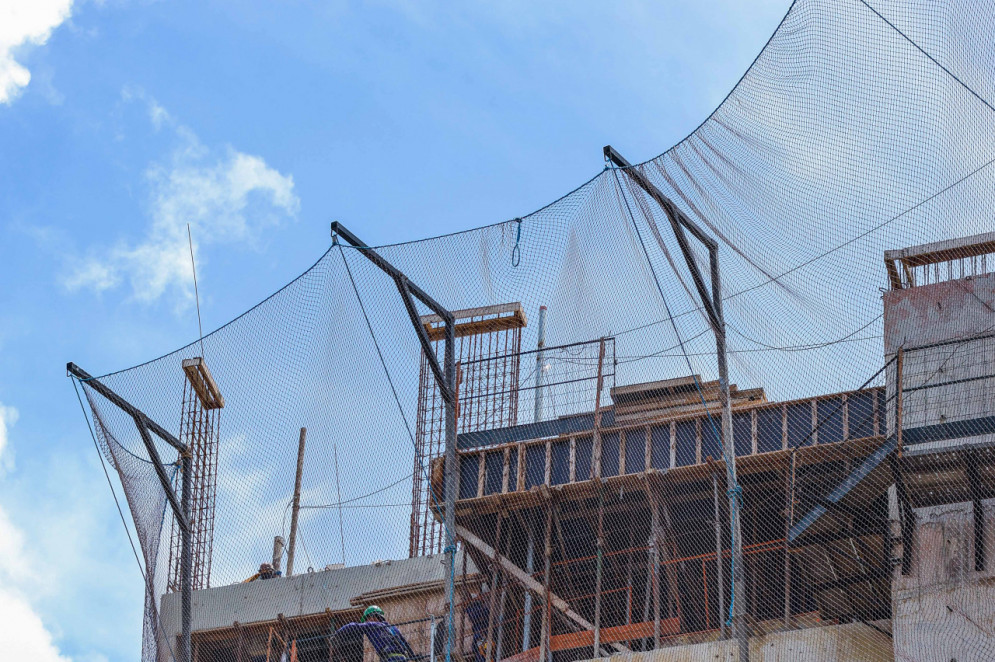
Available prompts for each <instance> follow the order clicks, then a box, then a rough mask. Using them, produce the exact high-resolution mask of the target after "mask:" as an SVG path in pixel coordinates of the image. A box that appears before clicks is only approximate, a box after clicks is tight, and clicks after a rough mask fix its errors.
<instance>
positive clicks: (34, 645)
mask: <svg viewBox="0 0 995 662" xmlns="http://www.w3.org/2000/svg"><path fill="white" fill-rule="evenodd" d="M16 420H17V410H16V409H14V408H13V407H5V406H4V405H2V404H0V468H2V467H3V466H4V463H7V462H9V459H8V457H9V451H8V452H7V453H5V452H4V451H5V450H6V449H7V445H8V444H7V426H8V425H12V424H13V423H14V422H15V421H16ZM29 558H30V556H29V554H28V552H27V551H26V549H25V545H24V535H23V533H21V531H20V530H19V529H18V528H17V527H16V526H14V524H13V523H12V522H11V521H10V518H9V517H8V516H7V513H6V512H5V511H4V510H3V508H0V623H3V629H4V630H5V631H7V632H10V633H16V636H12V637H4V643H3V649H4V657H5V659H11V660H37V661H38V662H68V658H67V657H65V656H63V655H62V654H61V653H60V652H59V649H58V647H57V646H56V645H55V643H54V641H53V639H52V635H51V633H49V631H48V630H47V629H46V627H45V624H44V623H43V622H42V620H41V617H40V616H39V615H38V613H37V612H36V611H35V610H34V608H33V607H32V606H31V603H30V602H28V600H27V597H26V596H27V595H28V594H29V593H30V592H29V591H28V590H25V589H28V588H30V586H31V585H33V584H35V583H36V582H37V580H38V577H37V576H36V574H35V573H34V570H33V567H32V565H31V564H30V563H29V562H28V559H29Z"/></svg>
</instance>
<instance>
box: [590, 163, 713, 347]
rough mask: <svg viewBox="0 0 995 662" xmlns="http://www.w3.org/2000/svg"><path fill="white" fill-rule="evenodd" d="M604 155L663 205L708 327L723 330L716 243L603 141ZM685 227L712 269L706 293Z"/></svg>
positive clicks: (703, 280)
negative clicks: (716, 288)
mask: <svg viewBox="0 0 995 662" xmlns="http://www.w3.org/2000/svg"><path fill="white" fill-rule="evenodd" d="M604 153H605V158H606V159H607V160H609V161H611V162H612V163H614V164H615V165H616V166H618V167H619V168H622V169H624V171H625V174H626V175H627V176H629V177H630V178H632V181H634V182H635V183H636V184H637V185H639V187H640V188H641V189H643V190H644V191H646V193H647V194H649V196H650V197H651V198H653V199H654V200H655V201H656V203H657V204H658V205H660V207H661V208H663V211H664V213H665V214H666V215H667V220H669V221H670V226H671V227H672V228H673V231H674V236H675V237H676V238H677V244H678V245H679V246H680V248H681V254H682V255H683V256H684V261H685V263H687V267H688V271H690V272H691V279H692V280H693V281H694V287H695V289H696V290H698V296H699V297H700V298H701V303H702V306H703V307H704V309H705V314H706V315H707V316H708V321H709V323H711V325H712V328H713V329H715V330H716V331H717V332H719V331H721V332H722V333H724V330H723V322H722V303H721V299H720V297H718V296H717V295H716V294H715V292H714V283H715V282H716V278H717V277H718V249H719V246H718V243H717V242H716V241H715V240H714V239H712V238H711V237H709V236H708V235H707V234H705V232H704V230H702V229H701V228H700V227H698V225H697V224H696V223H694V221H692V220H691V219H689V218H688V217H687V216H686V215H685V214H684V212H682V211H681V210H680V208H679V207H678V206H677V205H675V204H674V203H673V201H672V200H671V199H670V198H668V197H667V196H666V195H664V194H663V192H662V191H660V189H658V188H657V187H656V186H655V185H654V184H653V183H652V182H651V181H650V180H649V179H647V178H646V176H645V175H643V173H641V172H640V171H639V170H637V169H636V168H633V167H632V164H631V163H629V162H628V161H627V160H626V159H625V157H623V156H622V155H621V154H619V153H618V152H617V151H616V150H615V148H614V147H612V146H611V145H605V148H604ZM685 229H687V231H688V232H690V233H691V234H692V235H694V238H695V239H697V240H698V241H700V242H701V243H702V244H704V246H705V248H707V249H708V257H709V262H710V267H711V271H712V282H713V292H712V293H709V292H708V289H707V288H706V287H705V279H704V277H703V276H702V273H701V271H700V270H699V269H698V263H697V262H696V261H695V257H694V253H693V252H692V251H691V245H690V243H689V242H688V238H687V235H686V234H684V230H685Z"/></svg>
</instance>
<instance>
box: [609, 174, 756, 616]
mask: <svg viewBox="0 0 995 662" xmlns="http://www.w3.org/2000/svg"><path fill="white" fill-rule="evenodd" d="M612 172H613V173H614V175H615V183H616V184H617V185H618V189H617V194H618V195H621V197H622V201H623V202H624V203H625V209H626V211H627V212H628V214H629V220H630V221H631V222H632V227H633V228H634V229H635V230H636V236H637V237H638V238H639V244H640V246H642V249H643V254H644V255H645V256H646V262H647V264H649V266H650V272H651V273H652V274H653V281H654V282H655V283H656V289H657V291H658V292H659V293H660V298H661V299H662V300H663V306H664V310H666V311H667V316H668V317H669V318H670V324H671V326H672V327H673V329H674V335H675V336H677V342H678V344H679V345H680V349H681V353H682V354H683V355H684V361H685V362H686V363H687V366H688V372H689V373H691V379H692V380H693V381H694V386H695V389H696V390H697V391H698V397H699V398H701V405H702V407H703V408H704V409H705V416H706V418H707V419H708V423H709V425H711V426H712V434H714V435H715V438H716V439H721V438H722V436H721V435H720V434H719V431H718V428H717V427H716V425H715V420H714V418H713V417H712V413H711V412H710V411H709V409H708V403H707V402H705V394H704V393H703V392H702V390H701V385H700V384H699V383H698V377H697V376H696V375H695V374H694V368H693V367H692V366H691V358H690V357H689V356H688V354H687V350H686V349H685V348H684V340H683V339H682V338H681V334H680V331H678V329H677V323H676V322H675V321H674V316H673V315H672V314H671V313H670V305H669V304H668V303H667V297H666V296H665V295H664V293H663V286H661V285H660V279H659V278H658V277H657V275H656V268H655V267H654V266H653V262H652V261H651V260H650V256H649V252H648V251H647V250H646V244H645V243H644V242H643V235H642V233H641V232H640V231H639V226H638V225H637V224H636V219H635V217H634V216H633V215H632V208H631V207H630V206H629V200H628V198H626V197H625V191H624V190H623V189H622V183H621V182H620V181H619V178H618V168H614V169H613V170H612ZM727 441H728V440H724V442H727ZM732 450H733V462H735V449H732ZM727 487H728V495H729V497H730V498H729V528H730V536H731V540H732V546H733V547H735V545H736V520H737V519H738V517H739V510H740V509H741V508H742V502H743V490H742V488H741V487H740V486H739V485H738V484H735V485H729V486H727ZM729 561H730V563H729V576H730V577H735V571H736V560H735V555H730V557H729ZM735 586H736V583H735V581H731V582H730V590H729V618H728V620H727V621H726V625H727V626H728V625H732V622H733V606H734V605H735V604H736V592H735V591H736V589H735ZM740 626H742V625H740Z"/></svg>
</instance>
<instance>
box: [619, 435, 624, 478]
mask: <svg viewBox="0 0 995 662" xmlns="http://www.w3.org/2000/svg"><path fill="white" fill-rule="evenodd" d="M618 474H619V475H620V476H623V475H625V430H619V433H618Z"/></svg>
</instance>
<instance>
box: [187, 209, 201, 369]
mask: <svg viewBox="0 0 995 662" xmlns="http://www.w3.org/2000/svg"><path fill="white" fill-rule="evenodd" d="M187 242H188V243H189V244H190V269H191V270H192V271H193V297H194V300H195V301H196V302H197V331H198V332H199V333H200V357H201V358H204V325H203V324H201V323H200V292H199V291H198V290H197V263H196V262H194V259H193V234H191V232H190V224H189V223H187Z"/></svg>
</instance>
